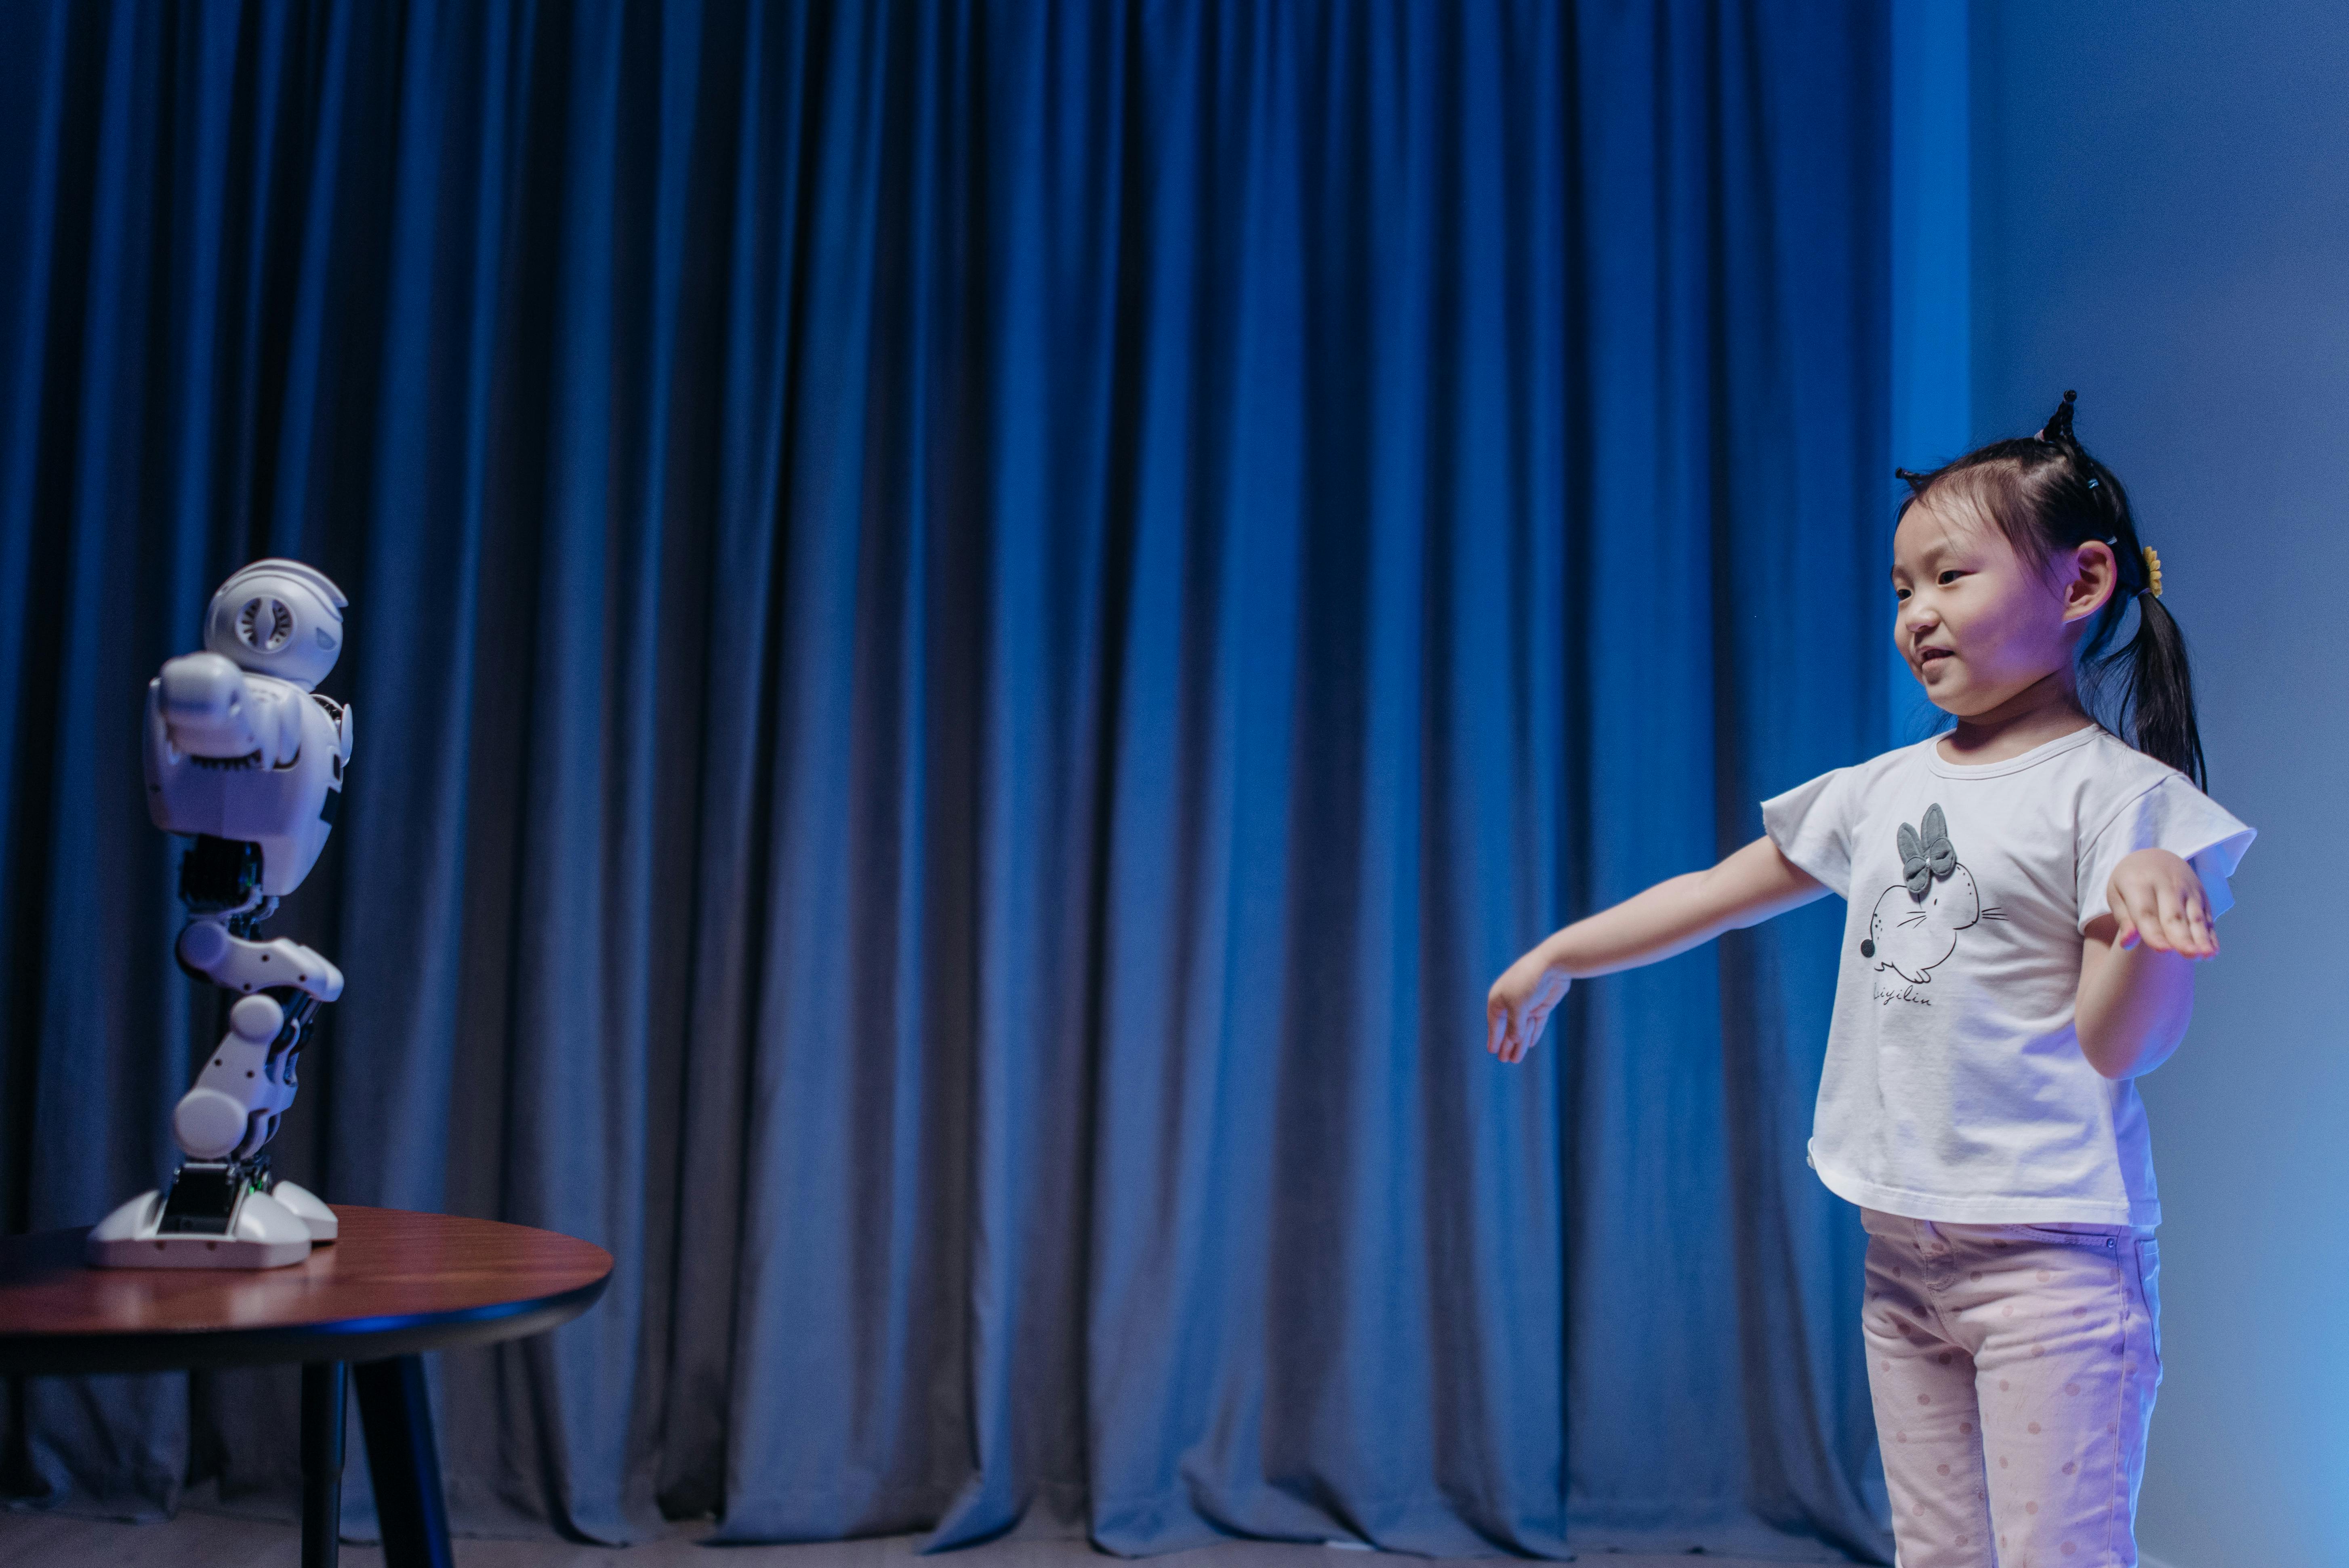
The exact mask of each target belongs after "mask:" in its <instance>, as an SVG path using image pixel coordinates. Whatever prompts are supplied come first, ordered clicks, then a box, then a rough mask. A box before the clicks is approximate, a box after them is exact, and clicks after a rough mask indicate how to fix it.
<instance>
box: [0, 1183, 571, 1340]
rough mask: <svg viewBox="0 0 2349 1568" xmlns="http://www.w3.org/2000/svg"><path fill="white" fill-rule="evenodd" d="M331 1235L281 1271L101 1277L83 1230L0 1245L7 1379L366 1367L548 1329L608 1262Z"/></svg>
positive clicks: (532, 1244) (354, 1210) (350, 1222)
mask: <svg viewBox="0 0 2349 1568" xmlns="http://www.w3.org/2000/svg"><path fill="white" fill-rule="evenodd" d="M334 1207H335V1214H336V1218H337V1219H338V1220H339V1221H340V1222H341V1225H340V1232H341V1234H340V1239H339V1240H337V1241H336V1242H334V1243H331V1244H329V1245H326V1246H322V1247H315V1248H313V1249H312V1250H311V1253H310V1255H309V1257H307V1258H306V1259H305V1260H304V1261H303V1262H301V1263H298V1264H290V1265H288V1266H287V1267H285V1268H279V1269H254V1270H244V1269H95V1268H91V1267H89V1266H88V1264H85V1263H84V1262H83V1261H82V1238H83V1236H84V1235H85V1234H87V1231H86V1230H73V1231H43V1232H39V1233H36V1234H33V1235H26V1236H5V1237H0V1375H20V1374H47V1373H67V1372H153V1371H163V1370H168V1369H171V1368H173V1367H240V1366H254V1365H257V1364H260V1363H264V1362H272V1361H372V1360H376V1359H378V1358H380V1357H387V1356H406V1355H410V1354H413V1353H414V1352H417V1351H419V1350H440V1349H446V1348H448V1347H449V1346H457V1345H482V1344H487V1343H490V1342H492V1341H493V1340H500V1339H518V1338H522V1337H523V1336H527V1335H533V1334H543V1333H544V1332H545V1331H546V1330H547V1329H550V1328H553V1327H554V1326H556V1325H557V1324H561V1323H565V1322H568V1321H569V1320H570V1319H572V1318H574V1317H576V1316H578V1315H580V1314H581V1313H583V1312H585V1311H586V1310H587V1309H588V1308H589V1307H590V1306H593V1305H595V1300H596V1298H597V1297H598V1296H600V1295H603V1294H604V1285H605V1282H606V1281H607V1280H608V1279H610V1278H611V1274H612V1254H611V1253H607V1252H605V1250H604V1249H603V1248H601V1247H599V1246H595V1245H594V1244H593V1243H587V1242H583V1241H578V1240H576V1239H574V1238H573V1237H570V1236H564V1235H558V1234H556V1233H554V1232H553V1231H540V1230H533V1229H532V1228H531V1227H530V1226H528V1225H507V1224H501V1223H499V1222H497V1221H494V1220H467V1219H460V1218H458V1217H456V1216H454V1215H450V1214H418V1213H411V1212H409V1211H407V1210H405V1209H366V1208H358V1207H352V1206H346V1205H343V1204H339V1203H338V1204H336V1205H335V1206H334Z"/></svg>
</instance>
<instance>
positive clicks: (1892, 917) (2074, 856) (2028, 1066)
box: [1762, 728, 2252, 1226]
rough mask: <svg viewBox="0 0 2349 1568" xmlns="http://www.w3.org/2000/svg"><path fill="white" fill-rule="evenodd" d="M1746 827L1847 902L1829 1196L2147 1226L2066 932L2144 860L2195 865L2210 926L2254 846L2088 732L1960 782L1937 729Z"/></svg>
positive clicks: (2017, 1218) (1827, 1104)
mask: <svg viewBox="0 0 2349 1568" xmlns="http://www.w3.org/2000/svg"><path fill="white" fill-rule="evenodd" d="M1762 820H1763V823H1764V827H1765V828H1766V829H1767V830H1768V831H1769V834H1770V837H1771V839H1772V840H1773V841H1775V842H1776V844H1777V846H1778V848H1779V849H1780V850H1781V851H1783V852H1784V853H1785V856H1786V858H1787V859H1788V860H1790V861H1794V862H1795V864H1796V865H1798V866H1800V867H1802V868H1803V870H1805V871H1806V872H1810V874H1811V875H1813V876H1815V877H1816V878H1818V880H1819V881H1820V882H1823V883H1825V884H1826V886H1827V887H1828V888H1830V889H1832V890H1833V891H1834V892H1838V893H1840V894H1842V895H1843V897H1844V899H1845V900H1846V901H1847V903H1848V904H1849V905H1850V909H1849V912H1848V914H1847V918H1846V920H1845V922H1844V944H1843V966H1842V969H1841V971H1840V973H1839V974H1838V975H1837V982H1836V1001H1835V1020H1834V1023H1833V1025H1832V1026H1830V1028H1829V1030H1828V1033H1827V1057H1826V1074H1825V1077H1824V1078H1822V1079H1821V1081H1820V1084H1819V1105H1818V1115H1817V1118H1816V1121H1815V1122H1814V1124H1813V1128H1812V1137H1811V1161H1810V1162H1811V1164H1812V1166H1813V1167H1814V1168H1815V1169H1816V1171H1818V1173H1819V1177H1820V1179H1821V1180H1822V1181H1825V1182H1826V1184H1827V1186H1828V1188H1829V1189H1830V1190H1831V1191H1835V1192H1836V1193H1837V1194H1838V1195H1840V1196H1842V1197H1845V1198H1847V1199H1849V1200H1850V1201H1851V1202H1855V1203H1859V1204H1863V1205H1865V1206H1867V1207H1868V1208H1871V1209H1881V1210H1884V1211H1886V1212H1889V1213H1894V1214H1906V1215H1908V1216H1909V1217H1910V1218H1912V1219H1920V1220H1943V1221H1950V1222H1970V1223H1976V1224H2020V1223H2037V1222H2049V1221H2073V1222H2091V1223H2098V1224H2127V1225H2137V1226H2147V1225H2155V1224H2158V1223H2159V1222H2160V1221H2161V1205H2160V1202H2159V1201H2158V1198H2157V1197H2156V1195H2155V1191H2154V1183H2153V1151H2152V1149H2151V1146H2150V1145H2149V1144H2148V1142H2147V1138H2146V1126H2145V1107H2144V1104H2143V1102H2141V1101H2140V1100H2139V1099H2137V1087H2136V1085H2135V1084H2133V1083H2131V1082H2129V1081H2127V1080H2126V1079H2124V1080H2120V1081H2117V1082H2116V1081H2115V1080H2113V1079H2110V1078H2106V1077H2104V1076H2103V1075H2102V1074H2100V1073H2098V1072H2097V1071H2096V1069H2095V1068H2093V1067H2091V1066H2089V1065H2088V1060H2087V1058H2086V1057H2085V1056H2083V1055H2082V1054H2081V1052H2080V1043H2079V1038H2078V1037H2077V1035H2076V1034H2075V1032H2074V1029H2073V1024H2072V1007H2073V1003H2074V1000H2075V997H2076V995H2077V994H2078V991H2079V985H2080V956H2081V951H2082V942H2081V934H2082V933H2083V932H2084V931H2085V929H2086V928H2087V925H2088V923H2089V922H2091V921H2093V920H2095V919H2096V918H2097V917H2098V916H2100V915H2103V914H2106V913H2109V908H2108V905H2107V903H2106V896H2105V894H2106V884H2107V883H2108V882H2110V880H2111V877H2112V874H2113V868H2114V867H2115V866H2116V865H2117V864H2119V862H2120V861H2121V859H2122V857H2124V856H2126V855H2127V854H2128V853H2130V852H2131V851H2136V850H2141V849H2147V848H2160V849H2165V850H2168V851H2173V852H2174V853H2176V854H2178V855H2179V856H2181V857H2182V858H2184V859H2185V860H2187V861H2190V862H2192V864H2193V866H2194V869H2195V871H2196V872H2197V873H2199V875H2200V877H2201V879H2202V882H2203V885H2204V887H2205V888H2207V889H2208V890H2209V897H2210V907H2211V910H2212V912H2213V913H2218V912H2220V911H2223V910H2225V909H2226V908H2227V907H2228V905H2229V904H2230V903H2232V902H2233V898H2232V895H2231V894H2230V892H2229V891H2228V887H2227V879H2228V878H2229V877H2230V876H2231V875H2233V874H2234V870H2235V864H2236V862H2237V861H2240V859H2241V858H2242V854H2243V851H2244V850H2245V849H2246V848H2248V847H2249V846H2250V844H2251V837H2252V831H2251V829H2249V828H2247V827H2245V826H2244V825H2243V824H2242V823H2240V822H2239V821H2237V820H2235V819H2234V818H2233V817H2231V816H2229V815H2228V814H2227V813H2226V812H2225V811H2224V810H2220V807H2219V806H2218V805H2217V804H2216V803H2215V802H2213V801H2212V800H2211V799H2210V798H2209V796H2207V795H2205V794H2203V793H2202V792H2201V791H2200V790H2199V789H2195V788H2194V786H2193V785H2192V784H2191V783H2189V782H2188V781H2187V779H2186V778H2185V776H2184V775H2183V774H2180V773H2178V771H2176V770H2175V769H2170V768H2168V767H2165V766H2163V765H2162V764H2161V763H2159V762H2157V761H2155V760H2154V759H2153V758H2150V757H2147V756H2146V755H2145V754H2144V753H2143V752H2140V751H2137V750H2135V749H2133V748H2130V747H2129V746H2127V745H2126V744H2124V743H2123V742H2122V741H2120V740H2118V739H2116V738H2115V737H2113V736H2112V735H2110V734H2107V733H2106V731H2104V730H2101V729H2096V728H2087V729H2081V730H2076V731H2075V732H2074V733H2072V734H2070V735H2067V736H2064V737H2063V738H2060V739H2056V740H2051V741H2049V742H2048V743H2047V744H2046V745H2044V746H2041V747H2037V748H2033V750H2030V751H2026V752H2024V753H2023V755H2022V756H2020V757H2013V758H2008V759H2007V760H2006V761H2003V762H1991V763H1984V764H1982V765H1980V766H1976V767H1961V766H1960V765H1959V764H1957V763H1953V762H1951V761H1949V760H1948V759H1947V758H1943V757H1942V755H1941V753H1940V738H1939V737H1935V738H1931V739H1929V740H1925V741H1923V742H1921V743H1920V744H1918V745H1916V746H1910V747H1905V748H1902V749H1900V750H1899V751H1889V752H1887V753H1885V754H1884V755H1883V756H1881V757H1878V758H1875V759H1874V760H1873V761H1869V762H1863V763H1861V764H1859V765H1858V766H1857V767H1855V768H1839V769H1836V770H1835V771H1834V772H1832V773H1828V774H1825V775H1823V776H1821V777H1819V778H1817V779H1812V780H1811V781H1810V782H1809V783H1807V784H1806V785H1804V786H1803V787H1802V788H1800V789H1790V790H1788V791H1787V792H1786V793H1785V794H1784V795H1780V796H1778V797H1777V798H1776V799H1771V800H1765V801H1764V802H1763V804H1762Z"/></svg>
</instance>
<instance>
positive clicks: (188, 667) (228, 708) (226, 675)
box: [155, 654, 302, 768]
mask: <svg viewBox="0 0 2349 1568" xmlns="http://www.w3.org/2000/svg"><path fill="white" fill-rule="evenodd" d="M155 685H156V688H157V690H156V696H157V699H158V700H157V707H159V709H160V713H161V717H162V720H163V733H164V738H165V740H166V741H167V743H168V744H169V745H170V746H171V749H172V750H174V751H179V752H183V753H185V754H186V755H188V756H190V757H193V758H202V760H204V761H207V762H214V763H233V764H236V765H240V766H243V767H249V768H283V767H285V765H287V764H288V763H290V762H292V761H293V760H294V759H295V758H296V757H298V756H299V755H300V754H301V750H302V715H301V712H300V710H299V709H298V708H297V707H295V702H294V701H293V700H289V698H298V694H295V692H294V691H293V690H292V688H291V687H289V686H286V685H285V683H284V682H281V681H271V682H269V683H268V684H267V685H265V686H254V685H252V684H249V683H247V681H246V680H245V678H244V672H243V670H241V669H238V668H237V667H236V665H233V664H232V663H230V662H229V661H228V660H226V659H224V658H222V657H221V655H218V654H188V655H184V656H182V657H180V658H176V659H173V660H171V662H170V663H169V664H167V665H164V666H163V672H162V674H160V675H159V676H156V677H155Z"/></svg>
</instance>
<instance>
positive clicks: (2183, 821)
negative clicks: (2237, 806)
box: [2079, 773, 2258, 931]
mask: <svg viewBox="0 0 2349 1568" xmlns="http://www.w3.org/2000/svg"><path fill="white" fill-rule="evenodd" d="M2257 836H2258V835H2257V832H2256V830H2253V829H2251V828H2247V827H2245V826H2244V825H2243V824H2242V823H2240V822H2239V821H2237V820H2235V819H2234V817H2233V816H2231V815H2230V814H2229V812H2228V811H2227V810H2226V809H2225V808H2224V807H2222V806H2220V804H2219V803H2218V802H2217V801H2216V800H2213V799H2210V797H2209V796H2208V795H2205V794H2204V793H2202V791H2201V790H2199V789H2196V788H2194V786H2193V785H2192V784H2191V783H2189V782H2188V781H2187V779H2186V778H2185V777H2184V776H2183V775H2182V774H2177V773H2172V774H2169V775H2168V776H2166V777H2165V778H2164V779H2162V780H2161V781H2160V782H2159V783H2158V784H2156V785H2155V786H2154V787H2153V788H2152V789H2147V791H2146V792H2145V793H2144V794H2142V795H2139V796H2137V798H2136V799H2133V800H2131V801H2130V802H2129V803H2128V804H2127V805H2126V806H2124V807H2122V808H2121V809H2120V810H2118V811H2116V812H2115V813H2114V814H2113V818H2112V820H2110V821H2109V822H2106V824H2105V825H2104V827H2103V828H2101V829H2099V830H2097V832H2096V836H2095V838H2093V839H2091V840H2090V841H2088V845H2087V847H2086V849H2085V850H2084V851H2081V854H2080V887H2079V899H2080V929H2081V930H2082V931H2085V930H2087V929H2088V923H2089V922H2091V921H2093V920H2095V919H2097V918H2098V917H2099V916H2102V915H2106V914H2110V913H2112V908H2113V906H2112V902H2111V900H2109V899H2108V898H2106V896H2105V895H2106V889H2107V888H2109V887H2110V886H2111V885H2112V880H2113V868H2114V867H2116V866H2117V865H2119V864H2120V863H2121V861H2123V860H2125V859H2127V857H2128V856H2130V855H2132V854H2135V853H2136V852H2137V851H2139V850H2168V851H2169V852H2170V853H2171V854H2174V855H2176V856H2177V857H2178V859H2180V860H2182V861H2186V862H2187V863H2188V864H2189V865H2190V866H2192V867H2193V868H2194V873H2195V874H2196V875H2197V876H2199V877H2200V878H2201V879H2202V888H2203V891H2204V892H2205V893H2206V894H2208V895H2209V900H2210V913H2212V914H2214V915H2216V914H2224V913H2227V911H2228V909H2229V908H2230V906H2231V905H2232V904H2233V903H2234V902H2235V895H2234V893H2233V892H2232V891H2230V889H2229V887H2228V885H2227V879H2228V878H2229V877H2231V876H2233V875H2234V874H2235V867H2236V865H2237V864H2238V863H2239V862H2240V861H2241V860H2242V858H2243V851H2245V850H2248V849H2250V848H2251V840H2252V839H2253V838H2255V837H2257Z"/></svg>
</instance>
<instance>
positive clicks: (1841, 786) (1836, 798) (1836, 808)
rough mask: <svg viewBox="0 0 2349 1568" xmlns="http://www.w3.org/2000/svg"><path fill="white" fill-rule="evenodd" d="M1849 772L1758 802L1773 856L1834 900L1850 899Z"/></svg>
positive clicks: (1844, 770)
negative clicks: (1799, 871)
mask: <svg viewBox="0 0 2349 1568" xmlns="http://www.w3.org/2000/svg"><path fill="white" fill-rule="evenodd" d="M1851 773H1852V770H1851V769H1848V768H1838V769H1836V770H1835V771H1834V772H1832V773H1822V774H1820V775H1819V776H1818V777H1817V778H1816V779H1812V780H1811V781H1810V782H1809V783H1807V784H1802V785H1797V786H1796V787H1795V788H1794V789H1789V790H1787V791H1786V792H1785V794H1783V795H1774V796H1772V797H1771V798H1770V799H1767V800H1764V801H1763V802H1762V829H1763V831H1764V832H1766V833H1768V834H1769V835H1770V841H1771V842H1772V843H1774V844H1776V845H1777V846H1778V852H1779V853H1780V854H1782V855H1785V857H1786V858H1787V859H1788V860H1790V861H1794V862H1795V864H1796V865H1798V866H1800V867H1802V868H1803V870H1805V871H1806V872H1809V873H1810V874H1811V875H1813V876H1815V877H1816V878H1817V879H1818V880H1819V883H1820V885H1821V886H1823V887H1825V888H1826V889H1827V890H1828V891H1829V892H1833V893H1836V894H1837V895H1838V896H1839V897H1843V898H1849V897H1850V896H1851V891H1850V890H1851V833H1852V824H1851V796H1852V778H1851Z"/></svg>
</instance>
